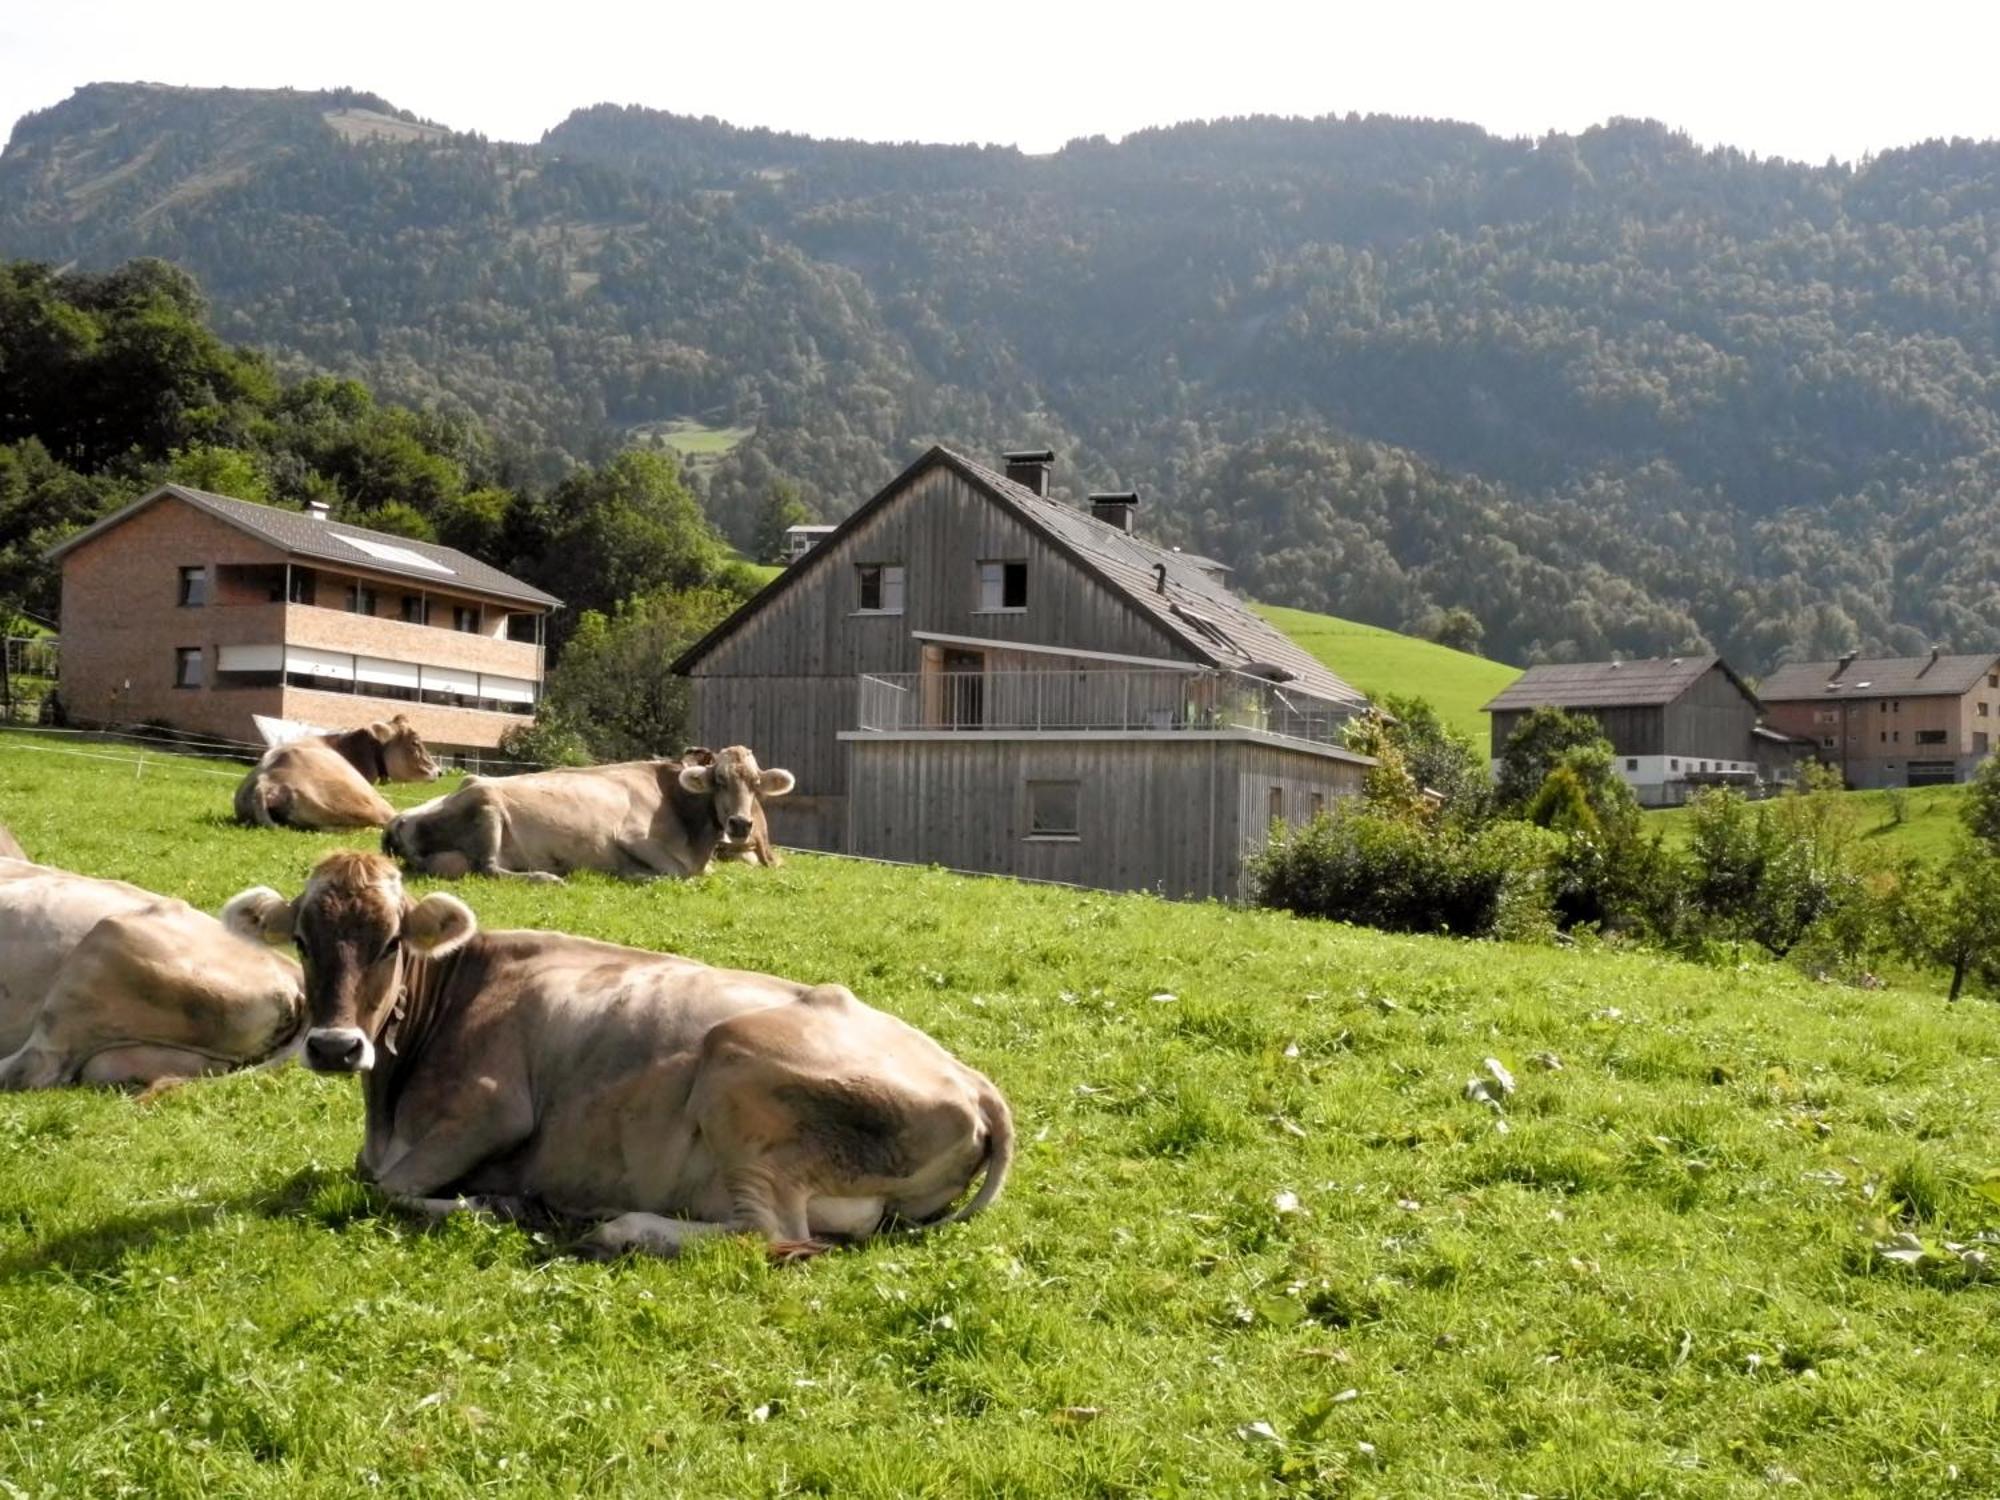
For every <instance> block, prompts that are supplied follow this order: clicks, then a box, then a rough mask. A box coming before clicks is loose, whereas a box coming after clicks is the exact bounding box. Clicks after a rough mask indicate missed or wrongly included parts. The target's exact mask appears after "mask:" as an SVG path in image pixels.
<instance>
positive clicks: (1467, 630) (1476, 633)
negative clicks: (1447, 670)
mask: <svg viewBox="0 0 2000 1500" xmlns="http://www.w3.org/2000/svg"><path fill="white" fill-rule="evenodd" d="M1430 637H1431V639H1432V640H1434V641H1436V642H1437V643H1438V644H1439V645H1440V646H1449V647H1451V649H1452V650H1454V651H1465V652H1469V653H1470V654H1471V655H1473V656H1477V655H1479V644H1480V642H1481V641H1483V640H1485V639H1486V627H1485V626H1484V625H1482V624H1480V623H1479V616H1478V615H1475V614H1474V613H1473V612H1472V611H1471V610H1469V609H1465V608H1463V607H1459V608H1453V609H1448V610H1446V611H1445V612H1444V615H1443V616H1442V617H1441V618H1440V619H1439V620H1438V622H1437V623H1436V624H1435V625H1433V626H1432V627H1431V631H1430Z"/></svg>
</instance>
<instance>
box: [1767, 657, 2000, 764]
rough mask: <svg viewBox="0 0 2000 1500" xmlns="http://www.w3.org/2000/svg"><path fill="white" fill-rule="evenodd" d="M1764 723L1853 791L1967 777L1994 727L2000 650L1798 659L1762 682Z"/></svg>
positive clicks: (1999, 718) (1998, 720) (1999, 716)
mask: <svg viewBox="0 0 2000 1500" xmlns="http://www.w3.org/2000/svg"><path fill="white" fill-rule="evenodd" d="M1761 696H1762V698H1763V699H1764V701H1765V702H1766V703H1767V704H1769V705H1770V709H1771V723H1772V725H1773V726H1775V727H1776V728H1778V729H1782V730H1784V731H1785V732H1786V733H1788V734H1793V735H1797V736H1799V737H1800V738H1803V739H1809V740H1810V741H1811V742H1812V744H1813V745H1814V746H1815V748H1816V753H1817V755H1818V756H1819V758H1820V759H1821V760H1822V761H1824V762H1825V763H1826V764H1827V765H1829V766H1833V767H1836V768H1837V769H1838V770H1839V771H1840V773H1841V775H1842V776H1843V777H1844V778H1845V779H1846V781H1847V784H1848V785H1849V786H1852V787H1891V786H1937V785H1941V784H1945V783H1949V782H1954V781H1969V780H1971V779H1972V776H1973V774H1974V773H1975V772H1976V771H1977V770H1978V769H1979V763H1980V762H1981V761H1983V760H1985V759H1986V757H1987V756H1988V755H1990V754H1992V753H1993V748H1994V741H1993V736H1994V732H1995V730H1996V728H2000V653H1994V652H1990V651H1988V652H1981V653H1976V654H1974V655H1970V656H1946V655H1945V654H1944V653H1943V652H1941V651H1933V652H1931V654H1930V655H1929V656H1867V657H1864V656H1857V655H1853V654H1850V655H1847V656H1843V657H1841V658H1840V659H1839V660H1838V661H1807V662H1796V663H1793V664H1792V665H1790V666H1783V667H1779V668H1778V669H1777V670H1776V671H1775V672H1773V673H1772V674H1771V675H1770V676H1769V677H1768V678H1766V679H1765V680H1764V683H1763V686H1762V690H1761Z"/></svg>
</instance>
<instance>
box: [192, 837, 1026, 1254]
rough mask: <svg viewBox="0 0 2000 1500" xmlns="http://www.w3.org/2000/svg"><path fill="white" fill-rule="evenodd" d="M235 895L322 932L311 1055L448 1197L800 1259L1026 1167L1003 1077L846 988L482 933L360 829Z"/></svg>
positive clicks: (367, 1148)
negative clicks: (291, 872)
mask: <svg viewBox="0 0 2000 1500" xmlns="http://www.w3.org/2000/svg"><path fill="white" fill-rule="evenodd" d="M231 908H232V909H233V910H237V911H240V912H242V913H243V914H244V916H245V918H246V920H255V921H256V922H257V923H258V924H259V925H260V926H261V927H262V929H263V931H264V933H265V935H266V937H267V938H268V939H269V940H271V941H273V942H281V941H286V940H289V941H291V942H292V943H294V944H295V945H296V946H297V949H298V953H299V957H300V959H301V961H302V962H303V964H304V966H305V974H306V999H307V1006H308V1009H309V1010H310V1013H311V1026H310V1029H309V1030H308V1031H307V1032H306V1041H305V1051H304V1060H305V1063H306V1065H307V1066H308V1067H310V1068H312V1069H315V1070H317V1071H319V1072H324V1073H356V1074H359V1075H361V1079H362V1098H363V1103H364V1112H365V1123H364V1131H363V1144H362V1148H361V1156H360V1161H359V1163H358V1170H359V1171H360V1173H361V1174H362V1175H363V1176H364V1177H366V1178H368V1179H370V1180H372V1181H373V1182H374V1183H375V1184H376V1185H377V1186H378V1187H380V1188H381V1189H382V1190H383V1191H384V1192H386V1193H388V1194H389V1195H391V1196H392V1198H394V1199H397V1200H399V1201H402V1202H406V1203H409V1204H411V1205H413V1206H417V1207H420V1208H422V1209H423V1210H424V1211H426V1212H431V1213H444V1212H449V1211H451V1210H452V1209H453V1208H454V1207H457V1206H460V1205H461V1200H463V1201H464V1202H466V1203H470V1204H473V1205H484V1206H489V1207H496V1208H501V1209H503V1210H504V1211H508V1212H543V1211H546V1212H553V1213H555V1214H557V1215H559V1216H562V1217H564V1218H568V1219H583V1220H589V1221H593V1222H594V1227H593V1228H592V1230H591V1231H590V1232H589V1233H588V1234H587V1235H586V1236H585V1238H584V1240H583V1245H582V1248H583V1249H584V1250H586V1251H587V1252H594V1253H603V1254H617V1253H621V1252H624V1251H627V1250H635V1251H643V1252H647V1253H653V1254H660V1255H672V1254H675V1253H676V1252H677V1251H678V1250H679V1249H680V1248H681V1247H682V1246H683V1245H684V1244H685V1243H686V1242H687V1241H689V1240H690V1239H692V1238H694V1237H696V1236H700V1235H707V1234H717V1233H728V1232H744V1233H750V1234H755V1235H761V1236H762V1237H763V1238H764V1239H765V1241H766V1242H767V1244H768V1249H769V1253H770V1254H771V1255H772V1256H773V1257H774V1258H777V1259H781V1260H791V1259H797V1258H802V1257H804V1256H808V1255H813V1254H817V1253H818V1252H820V1251H822V1250H824V1249H826V1248H828V1245H829V1242H831V1241H833V1240H836V1239H844V1240H853V1239H861V1238H865V1237H867V1236H868V1235H871V1234H873V1233H875V1232H876V1231H877V1230H878V1229H881V1228H883V1227H884V1226H885V1225H888V1224H892V1223H915V1224H930V1223H944V1222H952V1221H956V1220H960V1219H966V1218H970V1217H971V1216H972V1215H973V1214H975V1213H977V1212H979V1211H980V1210H981V1209H983V1208H985V1207H986V1206H987V1205H988V1204H990V1203H992V1202H993V1200H994V1199H995V1198H997V1197H998V1196H999V1194H1000V1190H1001V1187H1002V1185H1003V1184H1004V1183H1005V1181H1006V1178H1007V1172H1008V1167H1009V1165H1010V1164H1011V1162H1012V1160H1013V1153H1014V1125H1013V1117H1012V1115H1011V1114H1010V1113H1009V1111H1008V1108H1007V1104H1006V1101H1005V1100H1004V1099H1003V1098H1002V1097H1001V1095H1000V1092H999V1090H998V1089H996V1088H995V1087H994V1086H993V1084H992V1083H991V1082H989V1081H988V1080H987V1079H986V1078H985V1077H984V1076H982V1075H981V1074H979V1073H976V1072H974V1071H973V1070H972V1069H971V1068H968V1067H966V1066H965V1065H964V1064H963V1063H960V1062H959V1061H958V1060H957V1059H955V1058H954V1057H952V1056H951V1054H950V1053H948V1052H946V1051H945V1050H944V1049H943V1048H942V1047H940V1046H938V1044H937V1043H936V1042H934V1041H932V1040H931V1039H930V1038H929V1037H927V1036H925V1035H924V1034H923V1033H922V1032H921V1031H918V1030H917V1029H916V1028H914V1027H912V1026H909V1025H907V1024H905V1023H904V1022H902V1021H900V1020H897V1019H896V1018H895V1017H893V1016H889V1015H886V1014H884V1013H883V1012H881V1011H878V1010H875V1009H873V1008H872V1007H870V1006H867V1005H864V1004H863V1003H862V1002H861V1001H860V1000H858V999H856V998H855V997H854V995H853V993H852V992H851V991H849V990H847V989H845V988H843V987H842V986H840V985H837V984H821V985H810V984H802V983H799V982H796V981H794V980H789V979H777V978H773V977H772V976H770V975H767V974H756V973H751V972H748V971H745V970H739V969H717V968H710V967H709V966H708V965H706V964H702V963H698V962H696V961H695V960H693V959H690V958H682V957H679V956H676V955H674V954H668V953H651V952H646V951H644V950H641V949H637V948H623V947H618V946H615V945H613V944H611V943H602V942H597V941H594V940H592V939H589V938H583V937H575V936H571V935H569V934H567V933H561V932H544V931H532V932H482V931H480V929H479V925H478V921H477V919H476V918H475V917H474V916H473V913H472V910H471V908H469V907H468V906H467V905H466V904H465V903H464V902H463V901H460V900H459V899H458V898H457V897H455V896H452V895H450V894H448V893H446V892H443V891H433V892H432V893H430V894H429V895H427V896H425V897H424V898H423V899H422V900H420V901H412V900H411V899H410V897H409V896H407V895H406V894H405V893H404V890H403V884H402V879H401V877H400V875H399V874H398V872H397V869H396V866H395V864H394V863H393V862H391V861H390V860H388V859H386V858H384V857H383V856H381V855H379V854H372V853H366V852H363V851H360V850H352V849H342V850H336V851H335V852H334V853H332V854H329V855H327V856H326V857H325V858H324V859H322V860H321V861H320V862H319V863H318V865H317V866H315V867H314V869H313V872H312V874H311V876H310V877H309V878H308V880H307V882H306V886H305V889H304V891H303V892H301V894H300V895H299V896H298V897H297V898H296V899H294V900H291V901H287V900H285V898H284V897H283V896H281V895H280V894H278V893H277V892H276V891H273V890H269V889H266V888H261V887H260V888H255V889H252V890H248V891H245V892H243V893H242V894H241V895H239V896H237V897H235V898H234V899H233V900H232V902H231ZM975 1178H981V1179H982V1180H981V1181H980V1184H979V1189H978V1191H977V1193H975V1194H974V1195H973V1196H972V1197H971V1198H970V1199H969V1200H968V1201H967V1202H965V1203H963V1204H962V1205H959V1206H958V1207H956V1208H954V1206H953V1205H954V1204H956V1203H957V1202H958V1200H959V1198H960V1197H961V1196H963V1195H964V1194H965V1193H966V1192H967V1191H968V1190H969V1189H970V1188H971V1185H972V1182H973V1180H974V1179H975Z"/></svg>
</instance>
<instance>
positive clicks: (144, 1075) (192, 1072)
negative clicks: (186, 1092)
mask: <svg viewBox="0 0 2000 1500" xmlns="http://www.w3.org/2000/svg"><path fill="white" fill-rule="evenodd" d="M233 1066H234V1064H232V1063H229V1062H225V1061H223V1060H222V1059H220V1058H215V1057H208V1056H205V1055H203V1054H202V1053H199V1052H192V1051H189V1050H188V1049H187V1048H185V1047H167V1046H157V1045H147V1044H145V1043H140V1042H135V1043H133V1044H132V1045H131V1046H129V1047H106V1048H105V1049H104V1050H103V1051H102V1052H100V1053H98V1054H97V1055H96V1056H95V1057H93V1058H91V1059H90V1061H88V1062H86V1063H85V1064H84V1065H83V1070H82V1072H81V1073H80V1074H79V1075H78V1081H79V1082H81V1083H90V1084H98V1085H101V1086H103V1087H107V1088H134V1087H138V1088H149V1089H150V1088H152V1087H158V1086H161V1085H165V1084H168V1083H169V1082H170V1081H174V1082H178V1081H181V1080H184V1079H189V1078H201V1077H204V1076H206V1075H208V1074H210V1073H227V1072H228V1071H229V1070H230V1069H231V1068H232V1067H233Z"/></svg>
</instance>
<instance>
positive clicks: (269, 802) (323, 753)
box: [236, 714, 438, 828]
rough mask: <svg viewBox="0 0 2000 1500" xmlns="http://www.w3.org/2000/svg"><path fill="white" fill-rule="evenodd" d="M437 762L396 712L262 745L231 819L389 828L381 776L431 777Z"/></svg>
mask: <svg viewBox="0 0 2000 1500" xmlns="http://www.w3.org/2000/svg"><path fill="white" fill-rule="evenodd" d="M437 778H438V764H437V762H436V761H435V760H433V759H431V753H430V751H429V750H427V749H425V748H424V741H423V736H421V735H420V734H418V733H417V731H416V730H415V729H413V728H412V727H411V726H410V721H409V720H408V719H405V718H404V717H403V716H402V715H401V714H397V715H396V717H395V718H393V719H388V720H385V721H383V722H381V723H376V724H364V725H363V726H362V727H361V728H359V729H350V730H348V731H346V732H345V733H344V734H319V735H313V736H312V737H311V738H309V739H303V740H293V741H292V742H291V743H290V744H288V745H277V746H274V747H273V748H272V749H269V750H266V751H265V752H264V756H263V759H261V760H259V761H258V762H257V764H256V765H255V766H253V767H251V770H250V774H249V775H247V776H245V777H244V778H243V781H242V783H241V784H240V785H239V786H238V787H237V788H236V821H237V822H239V823H247V824H249V825H251V826H252V827H256V828H273V827H278V826H281V825H282V826H284V827H288V828H387V827H388V826H389V820H390V819H392V818H393V817H395V816H396V809H395V808H393V807H391V806H390V805H389V804H388V803H387V802H386V801H384V800H383V798H382V795H381V794H380V793H379V792H377V791H376V790H375V784H376V783H377V782H380V781H436V780H437Z"/></svg>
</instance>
